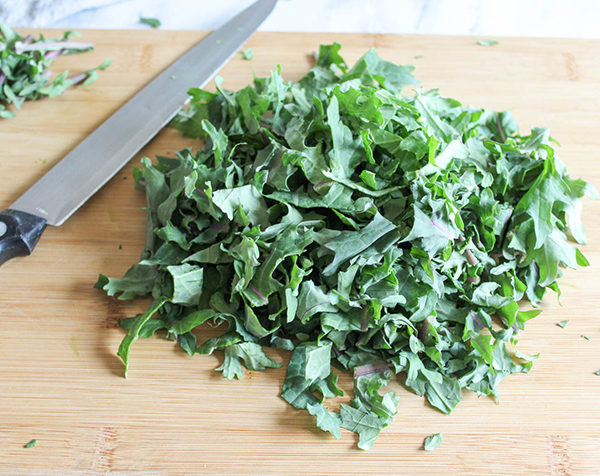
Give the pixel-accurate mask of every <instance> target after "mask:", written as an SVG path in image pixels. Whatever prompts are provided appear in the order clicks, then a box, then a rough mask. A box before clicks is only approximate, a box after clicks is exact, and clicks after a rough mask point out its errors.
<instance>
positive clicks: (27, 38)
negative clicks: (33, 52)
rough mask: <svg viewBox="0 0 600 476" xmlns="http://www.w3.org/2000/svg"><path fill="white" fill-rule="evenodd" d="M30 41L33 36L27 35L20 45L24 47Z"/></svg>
mask: <svg viewBox="0 0 600 476" xmlns="http://www.w3.org/2000/svg"><path fill="white" fill-rule="evenodd" d="M32 41H33V36H31V35H27V36H26V37H25V38H23V41H22V42H21V43H23V44H24V45H30V44H31V42H32Z"/></svg>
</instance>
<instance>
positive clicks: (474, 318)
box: [470, 312, 485, 329]
mask: <svg viewBox="0 0 600 476" xmlns="http://www.w3.org/2000/svg"><path fill="white" fill-rule="evenodd" d="M470 316H471V317H472V318H473V320H474V321H475V324H477V325H478V326H479V327H480V328H481V329H483V328H484V327H485V326H484V325H483V322H481V321H480V320H479V318H478V317H477V314H475V313H474V312H472V313H471V314H470Z"/></svg>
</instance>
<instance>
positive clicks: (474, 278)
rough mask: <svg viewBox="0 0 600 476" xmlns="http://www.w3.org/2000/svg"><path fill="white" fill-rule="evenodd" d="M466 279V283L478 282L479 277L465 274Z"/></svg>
mask: <svg viewBox="0 0 600 476" xmlns="http://www.w3.org/2000/svg"><path fill="white" fill-rule="evenodd" d="M466 281H467V283H478V282H479V277H478V276H467V279H466Z"/></svg>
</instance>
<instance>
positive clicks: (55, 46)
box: [15, 41, 94, 54]
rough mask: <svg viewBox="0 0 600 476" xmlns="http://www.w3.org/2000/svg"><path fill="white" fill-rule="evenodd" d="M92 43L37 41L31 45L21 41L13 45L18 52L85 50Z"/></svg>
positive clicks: (91, 45) (92, 45) (91, 46)
mask: <svg viewBox="0 0 600 476" xmlns="http://www.w3.org/2000/svg"><path fill="white" fill-rule="evenodd" d="M93 47H94V44H93V43H74V42H71V41H38V42H37V43H33V44H31V45H26V44H24V43H23V42H21V43H20V44H17V45H15V51H16V52H17V53H19V54H21V53H24V52H26V51H39V50H46V51H48V50H62V49H67V50H87V49H88V48H93Z"/></svg>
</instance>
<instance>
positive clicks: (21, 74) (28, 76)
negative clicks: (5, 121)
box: [0, 22, 112, 118]
mask: <svg viewBox="0 0 600 476" xmlns="http://www.w3.org/2000/svg"><path fill="white" fill-rule="evenodd" d="M71 36H79V34H78V33H76V32H73V31H66V32H65V33H64V35H63V37H62V38H54V39H51V40H46V39H45V38H44V36H43V35H40V37H39V38H38V39H37V40H35V39H34V38H33V36H31V35H28V36H26V37H22V36H21V35H19V33H17V32H16V31H15V30H13V29H12V28H11V27H9V26H8V25H6V24H4V23H1V22H0V117H3V118H10V117H14V115H15V112H14V110H15V109H16V110H20V109H21V106H22V104H23V102H25V101H26V100H37V99H41V98H43V97H49V98H53V97H55V96H58V95H59V94H62V93H63V92H64V91H65V90H66V89H68V88H69V87H71V86H73V85H75V84H78V83H81V84H82V86H87V85H89V84H91V83H93V82H94V81H95V80H96V79H97V78H98V73H97V71H98V70H100V71H103V70H105V69H106V68H107V67H108V66H109V65H110V63H111V61H112V60H110V59H106V60H105V61H104V62H103V63H102V64H101V65H100V66H98V67H96V68H92V69H89V70H87V71H84V72H82V73H79V74H76V75H74V76H71V77H68V75H69V72H68V71H63V72H62V73H60V74H58V75H57V76H56V77H55V78H54V79H53V80H52V81H50V79H49V78H50V76H51V72H50V69H49V68H50V65H51V64H52V62H53V61H54V60H55V59H56V58H58V57H59V56H61V55H68V54H73V53H81V52H84V51H91V50H93V49H94V45H93V44H91V43H76V42H73V41H71V40H70V37H71ZM10 105H12V106H13V108H9V106H10Z"/></svg>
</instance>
